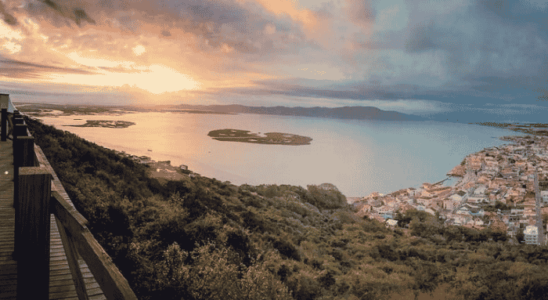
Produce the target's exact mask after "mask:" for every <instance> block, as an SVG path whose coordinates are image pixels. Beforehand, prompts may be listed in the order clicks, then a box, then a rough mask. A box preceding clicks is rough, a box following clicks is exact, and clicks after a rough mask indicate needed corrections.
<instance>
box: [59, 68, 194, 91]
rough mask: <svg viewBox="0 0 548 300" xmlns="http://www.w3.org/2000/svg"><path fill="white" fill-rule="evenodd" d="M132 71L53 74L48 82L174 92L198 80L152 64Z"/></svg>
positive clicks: (184, 88) (192, 85) (192, 88)
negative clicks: (132, 87) (131, 87)
mask: <svg viewBox="0 0 548 300" xmlns="http://www.w3.org/2000/svg"><path fill="white" fill-rule="evenodd" d="M136 69H137V70H136V71H135V72H132V73H119V72H103V73H97V74H91V75H84V74H70V75H67V74H54V75H52V76H51V77H50V78H49V79H50V80H49V81H50V82H55V83H68V84H78V85H92V86H112V87H115V86H118V87H122V86H127V85H129V86H134V87H137V88H141V89H143V90H147V91H149V92H151V93H153V94H161V93H166V92H176V91H181V90H195V89H197V88H198V87H199V84H198V82H196V81H195V80H193V79H192V78H191V77H190V76H188V75H185V74H182V73H179V72H178V71H176V70H174V69H172V68H169V67H166V66H162V65H152V66H150V67H148V68H145V67H139V68H136Z"/></svg>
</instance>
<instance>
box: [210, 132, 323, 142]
mask: <svg viewBox="0 0 548 300" xmlns="http://www.w3.org/2000/svg"><path fill="white" fill-rule="evenodd" d="M207 135H208V136H210V137H212V138H213V139H214V140H218V141H223V142H240V143H253V144H267V145H292V146H298V145H310V142H311V141H312V138H310V137H307V136H301V135H296V134H289V133H281V132H267V133H265V134H264V135H261V134H260V132H259V133H251V132H250V131H249V130H238V129H219V130H212V131H210V132H209V133H208V134H207Z"/></svg>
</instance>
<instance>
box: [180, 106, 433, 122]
mask: <svg viewBox="0 0 548 300" xmlns="http://www.w3.org/2000/svg"><path fill="white" fill-rule="evenodd" d="M178 107H179V108H181V109H194V110H206V111H214V112H222V113H247V114H263V115H278V116H304V117H318V118H333V119H354V120H387V121H420V120H424V118H421V117H418V116H413V115H408V114H402V113H399V112H395V111H386V110H380V109H378V108H376V107H372V106H344V107H336V108H329V107H285V106H274V107H264V106H244V105H186V104H181V105H179V106H178Z"/></svg>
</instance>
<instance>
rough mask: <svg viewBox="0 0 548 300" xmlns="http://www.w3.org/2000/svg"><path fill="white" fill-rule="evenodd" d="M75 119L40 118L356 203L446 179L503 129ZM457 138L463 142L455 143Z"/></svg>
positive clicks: (241, 119) (120, 143)
mask: <svg viewBox="0 0 548 300" xmlns="http://www.w3.org/2000/svg"><path fill="white" fill-rule="evenodd" d="M74 118H81V117H77V116H61V117H57V118H53V117H52V118H48V117H43V121H44V122H45V123H46V124H49V125H54V126H56V127H57V128H59V129H61V130H68V131H70V132H72V133H75V134H77V135H78V136H80V137H83V138H85V139H87V140H89V141H92V142H95V143H97V144H99V145H101V146H104V147H107V148H110V149H115V150H119V151H125V152H127V153H132V154H135V155H139V156H143V155H144V156H152V157H153V159H155V160H158V161H165V160H171V161H172V162H173V163H174V165H179V164H186V165H188V166H189V168H190V169H192V170H193V171H195V172H198V173H200V174H202V175H203V176H207V177H211V178H217V179H219V180H221V181H231V182H233V183H234V184H237V185H241V184H250V185H260V184H278V185H281V184H290V185H298V186H304V187H306V186H307V185H309V184H321V183H324V182H329V183H333V184H335V185H336V186H337V187H338V188H339V190H340V191H341V192H342V193H343V194H345V195H348V196H362V197H363V196H365V195H368V194H369V193H371V192H373V191H375V190H380V191H383V192H384V191H394V190H396V189H397V188H399V187H402V186H420V184H421V183H423V182H437V181H440V180H442V179H445V178H446V177H442V176H443V175H445V173H446V172H447V171H448V170H450V169H451V167H453V166H454V165H457V164H458V163H459V162H461V161H462V158H463V157H464V156H466V155H468V154H469V153H471V152H472V151H474V152H475V151H478V150H481V149H483V148H484V147H489V146H492V145H499V144H501V142H502V141H501V140H495V139H491V138H490V137H492V136H497V137H499V136H502V135H504V134H506V135H507V134H508V131H507V130H498V129H496V128H495V129H493V128H488V127H482V126H476V125H467V124H456V125H452V124H445V123H443V124H440V123H438V122H410V123H409V124H407V125H406V126H405V128H402V127H401V124H399V123H390V122H384V123H382V124H380V123H378V122H377V123H375V122H362V121H344V120H342V121H341V120H332V119H325V120H324V119H318V118H302V117H283V116H264V115H251V114H242V115H238V116H233V115H220V116H213V115H200V114H193V115H191V114H182V115H181V114H174V113H133V114H127V115H125V116H124V117H123V118H120V117H116V116H110V117H107V116H101V115H95V116H89V117H84V119H94V120H95V119H96V120H120V119H123V120H127V121H132V122H135V123H136V125H133V126H130V127H129V128H126V129H123V130H122V129H120V132H112V130H113V129H108V128H93V129H90V128H81V127H62V126H63V125H65V124H75V123H76V122H81V123H85V122H86V121H83V120H82V121H74ZM76 124H77V123H76ZM170 124H173V125H175V126H172V125H170ZM216 128H245V129H246V130H252V131H254V132H261V133H262V132H269V130H270V131H278V132H290V133H296V134H300V135H303V136H310V137H313V138H314V141H313V142H312V143H311V145H308V146H306V147H304V146H303V147H282V146H275V145H267V146H259V145H254V144H251V143H223V142H219V141H215V140H213V139H211V138H210V137H208V136H207V133H208V132H209V131H210V130H213V129H216ZM476 128H477V129H479V130H476ZM159 132H161V133H162V134H161V136H159V135H158V134H157V133H159ZM424 132H428V134H422V133H424ZM470 132H472V135H471V137H469V136H470ZM461 139H466V140H465V142H464V143H462V142H457V141H460V140H461ZM136 141H139V142H136ZM480 147H481V148H480ZM147 149H151V150H152V152H148V151H147ZM257 166H260V167H257ZM440 175H442V176H440Z"/></svg>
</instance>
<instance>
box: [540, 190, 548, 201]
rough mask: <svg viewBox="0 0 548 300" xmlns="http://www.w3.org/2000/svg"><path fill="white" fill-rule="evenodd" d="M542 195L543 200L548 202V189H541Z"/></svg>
mask: <svg viewBox="0 0 548 300" xmlns="http://www.w3.org/2000/svg"><path fill="white" fill-rule="evenodd" d="M540 196H541V197H542V202H544V204H548V191H540Z"/></svg>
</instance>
